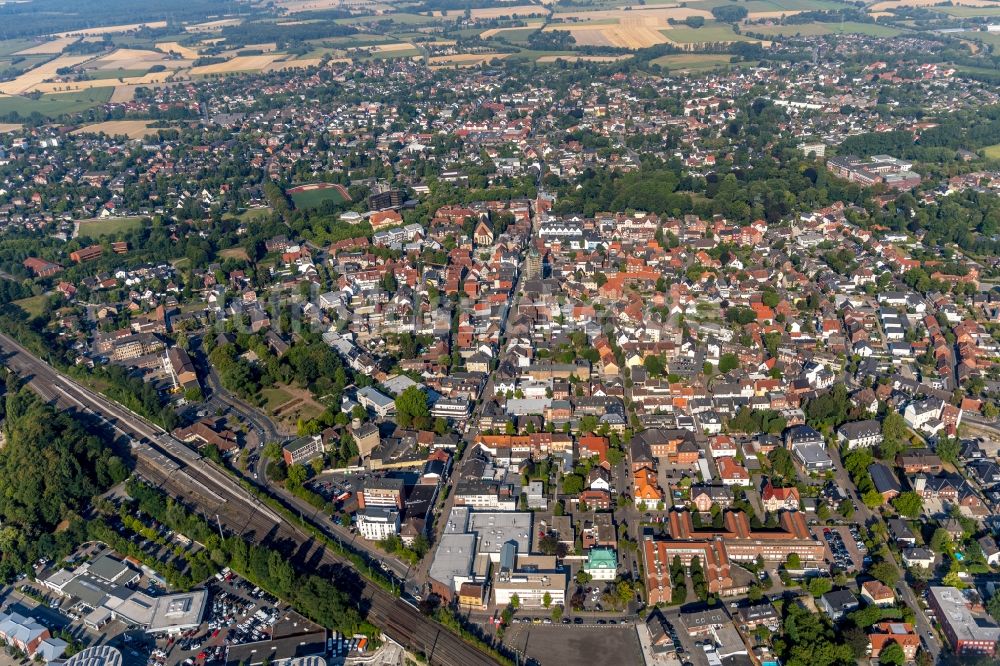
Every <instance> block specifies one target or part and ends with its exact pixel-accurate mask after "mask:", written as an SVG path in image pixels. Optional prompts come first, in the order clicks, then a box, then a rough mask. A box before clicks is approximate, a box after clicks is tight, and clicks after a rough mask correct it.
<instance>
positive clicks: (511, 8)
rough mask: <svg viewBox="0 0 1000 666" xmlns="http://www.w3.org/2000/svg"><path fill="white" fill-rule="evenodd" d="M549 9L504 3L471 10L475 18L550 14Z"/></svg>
mask: <svg viewBox="0 0 1000 666" xmlns="http://www.w3.org/2000/svg"><path fill="white" fill-rule="evenodd" d="M548 12H549V10H548V9H546V8H544V7H540V6H539V5H503V6H502V7H480V8H477V9H471V10H469V13H470V16H471V17H472V18H473V19H495V18H506V17H511V18H515V17H519V16H541V15H544V14H548ZM459 13H460V12H456V11H449V12H448V13H447V14H445V13H444V12H440V11H438V12H434V15H435V16H446V15H447V16H454V15H455V14H459Z"/></svg>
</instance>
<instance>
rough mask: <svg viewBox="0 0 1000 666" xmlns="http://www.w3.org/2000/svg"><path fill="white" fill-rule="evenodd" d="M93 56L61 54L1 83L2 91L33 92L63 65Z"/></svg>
mask: <svg viewBox="0 0 1000 666" xmlns="http://www.w3.org/2000/svg"><path fill="white" fill-rule="evenodd" d="M91 58H92V56H89V55H77V56H67V55H63V56H59V57H58V58H54V59H52V60H50V61H49V62H47V63H45V64H44V65H39V66H38V67H35V68H34V69H31V70H28V71H27V72H25V73H24V74H21V75H20V76H19V77H17V78H16V79H13V80H11V81H4V82H3V83H0V92H2V93H5V94H7V95H21V94H23V93H27V92H32V91H33V90H38V89H40V88H41V84H42V83H43V82H45V81H47V80H49V79H53V78H55V77H56V76H57V74H56V71H57V70H59V69H61V68H63V67H73V66H74V65H79V64H80V63H82V62H86V61H88V60H90V59H91Z"/></svg>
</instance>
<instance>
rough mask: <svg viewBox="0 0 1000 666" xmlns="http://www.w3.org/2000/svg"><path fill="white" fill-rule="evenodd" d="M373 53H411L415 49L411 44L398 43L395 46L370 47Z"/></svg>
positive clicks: (377, 45)
mask: <svg viewBox="0 0 1000 666" xmlns="http://www.w3.org/2000/svg"><path fill="white" fill-rule="evenodd" d="M369 48H371V49H372V53H395V52H396V51H410V50H412V49H414V48H416V47H415V46H413V44H410V43H409V42H396V43H395V44H376V45H374V46H371V47H369Z"/></svg>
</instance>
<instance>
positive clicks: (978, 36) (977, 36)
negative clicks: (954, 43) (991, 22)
mask: <svg viewBox="0 0 1000 666" xmlns="http://www.w3.org/2000/svg"><path fill="white" fill-rule="evenodd" d="M957 36H959V37H962V38H963V39H971V40H974V41H977V42H982V43H983V44H988V45H989V46H992V47H993V48H994V49H1000V32H980V31H976V32H962V33H959V34H958V35H957Z"/></svg>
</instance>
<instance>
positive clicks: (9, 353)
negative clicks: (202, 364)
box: [0, 333, 495, 666]
mask: <svg viewBox="0 0 1000 666" xmlns="http://www.w3.org/2000/svg"><path fill="white" fill-rule="evenodd" d="M0 352H2V353H3V354H4V361H3V362H4V364H5V365H6V366H7V367H9V368H10V369H11V370H12V371H14V372H16V373H18V374H19V375H20V376H21V377H23V378H24V379H25V380H27V382H28V384H29V386H31V388H32V389H33V390H35V391H36V392H37V393H38V394H39V395H40V396H41V397H42V398H43V399H45V400H48V401H51V402H54V403H56V404H58V405H59V406H60V407H62V408H64V409H76V410H78V411H80V412H83V413H87V414H90V415H92V416H94V417H96V418H99V419H101V420H103V421H104V422H105V423H107V424H108V426H109V427H110V428H112V429H113V430H114V431H115V432H116V433H118V434H119V435H121V436H123V437H127V438H129V439H130V440H131V441H132V442H133V447H132V448H133V453H134V455H135V456H136V458H137V471H138V473H139V474H141V475H143V476H145V477H146V478H147V479H148V480H150V481H151V482H153V483H156V484H157V485H159V486H160V487H161V488H162V489H163V490H164V491H166V492H168V493H170V494H173V495H175V496H176V497H178V498H180V499H182V500H184V501H185V502H186V503H188V504H189V505H190V506H193V507H195V508H196V509H197V510H199V511H200V512H201V513H202V514H203V515H204V516H206V517H208V518H212V517H214V518H215V519H216V520H217V521H218V523H219V525H220V527H223V528H224V529H228V530H229V531H231V532H233V533H236V534H241V535H244V536H247V537H248V538H253V539H254V540H255V541H257V542H262V543H274V542H284V543H290V544H292V545H293V546H294V551H295V555H294V556H293V557H294V559H297V560H302V561H308V562H309V564H310V566H312V567H313V568H317V569H318V568H321V567H323V566H327V567H331V568H344V567H346V568H349V569H353V565H352V563H351V562H349V561H348V560H345V559H343V558H341V557H339V556H338V555H337V554H336V553H334V552H332V551H330V550H329V549H326V548H323V547H322V546H321V545H318V544H316V543H315V541H314V540H313V539H312V538H311V537H310V536H309V535H308V534H307V533H306V532H304V531H303V530H302V529H300V528H299V527H297V526H295V525H293V524H291V523H288V522H286V521H284V520H282V519H281V518H280V517H279V516H277V515H276V514H275V513H274V512H273V511H271V510H270V509H269V508H268V507H266V506H264V505H262V504H260V503H259V502H258V501H257V500H256V499H254V498H253V497H252V496H250V495H249V494H248V493H247V492H246V491H245V490H244V489H243V488H242V487H240V486H239V484H237V483H236V482H235V481H234V480H233V479H232V478H231V477H229V476H228V475H227V474H226V473H225V472H224V471H222V470H220V469H218V468H216V467H215V466H214V463H211V462H210V461H207V460H205V459H202V458H200V457H199V456H198V455H197V454H196V453H195V452H194V451H192V450H191V449H189V448H188V447H186V446H184V445H183V444H181V443H179V442H177V440H174V439H173V438H172V437H169V435H167V434H166V433H164V432H163V431H162V430H161V429H160V428H158V427H157V426H155V425H153V424H151V423H148V422H147V421H145V420H144V419H142V418H141V417H139V416H137V415H135V414H133V413H132V412H129V411H128V410H127V409H125V408H124V407H122V406H121V405H118V404H116V403H113V402H112V401H110V400H108V399H107V398H104V397H103V396H101V395H98V394H95V393H93V392H92V391H90V390H89V389H86V388H84V387H82V386H80V385H79V384H77V383H76V382H75V381H73V380H72V379H70V378H68V377H66V376H65V375H62V374H61V373H59V372H57V371H56V370H55V369H53V368H52V367H51V366H49V365H48V364H46V363H45V362H43V361H41V360H40V359H38V358H37V357H35V356H33V355H32V354H31V353H30V352H28V351H27V350H26V349H25V348H23V347H22V346H21V345H19V344H18V343H17V342H16V341H15V340H13V339H12V338H10V337H9V336H7V335H4V334H2V333H0ZM351 579H352V580H353V581H356V590H352V591H353V592H354V593H355V594H354V597H355V598H356V599H358V600H359V604H360V605H361V606H362V607H363V608H364V609H365V610H366V612H367V617H368V619H369V621H371V622H372V623H374V624H375V625H377V626H378V627H380V628H381V629H382V630H383V631H385V632H386V634H387V635H388V636H389V637H390V638H392V639H393V640H395V641H397V642H399V643H401V644H402V645H404V646H407V647H412V648H414V649H420V650H422V651H423V652H424V653H425V654H426V655H427V656H428V657H429V661H430V663H432V664H442V665H444V666H476V665H478V664H493V663H495V662H494V660H493V659H492V658H490V657H489V656H487V655H486V654H484V653H482V652H480V651H479V650H478V649H477V648H475V647H474V646H472V645H470V644H468V643H466V642H465V641H463V640H462V639H461V638H459V637H458V636H456V635H455V634H453V633H451V632H450V631H448V630H446V629H444V628H443V627H442V626H441V625H439V624H437V623H436V622H434V621H433V620H431V619H429V618H428V617H426V616H424V615H423V614H422V613H420V611H419V610H418V609H417V608H416V607H415V606H413V605H411V604H410V603H408V602H407V601H405V600H401V599H398V598H396V597H394V596H393V595H391V594H389V593H388V592H386V591H385V590H383V589H381V588H380V587H378V586H376V585H372V584H367V583H365V582H364V581H363V579H361V577H360V576H351Z"/></svg>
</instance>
